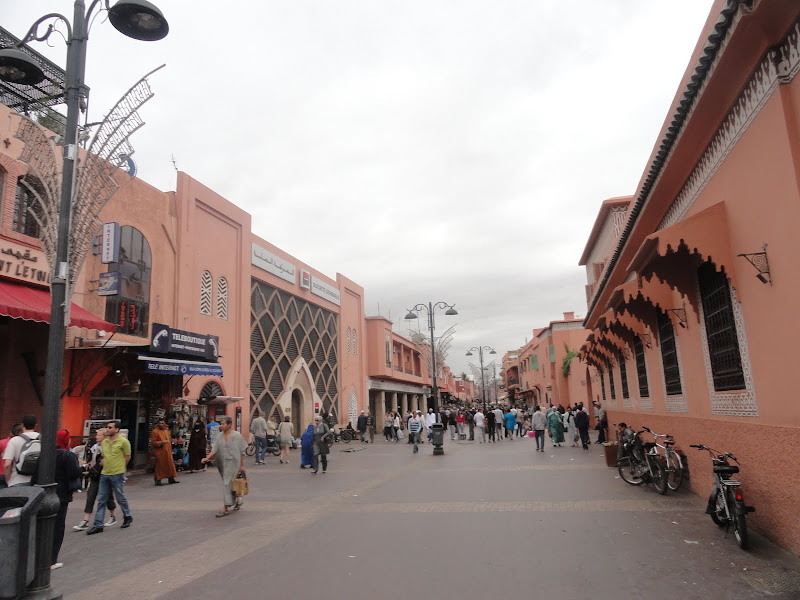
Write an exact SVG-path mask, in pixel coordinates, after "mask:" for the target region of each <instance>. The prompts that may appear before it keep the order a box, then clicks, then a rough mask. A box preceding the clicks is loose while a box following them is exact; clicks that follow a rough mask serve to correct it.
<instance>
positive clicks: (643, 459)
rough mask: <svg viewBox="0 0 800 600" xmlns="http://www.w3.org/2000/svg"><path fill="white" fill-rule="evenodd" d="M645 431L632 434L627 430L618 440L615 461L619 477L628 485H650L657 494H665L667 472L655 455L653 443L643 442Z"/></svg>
mask: <svg viewBox="0 0 800 600" xmlns="http://www.w3.org/2000/svg"><path fill="white" fill-rule="evenodd" d="M644 432H645V429H642V430H641V431H637V432H635V433H634V432H633V430H630V429H627V430H626V432H625V435H623V438H622V439H621V440H620V457H619V460H618V461H617V470H618V471H619V476H620V477H622V480H623V481H624V482H625V483H629V484H630V485H642V484H643V483H652V484H653V487H654V488H656V491H657V492H658V493H659V494H666V493H667V471H666V469H665V467H664V464H663V463H662V462H661V457H660V456H659V455H658V454H657V453H656V451H655V447H656V444H655V442H644V441H643V440H642V438H641V435H642V434H643V433H644Z"/></svg>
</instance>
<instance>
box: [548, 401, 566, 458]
mask: <svg viewBox="0 0 800 600" xmlns="http://www.w3.org/2000/svg"><path fill="white" fill-rule="evenodd" d="M547 431H548V432H549V435H550V439H551V441H552V442H553V446H556V447H558V448H560V447H561V444H562V442H563V441H564V422H563V421H562V420H561V413H559V412H558V410H554V409H551V410H550V412H548V413H547Z"/></svg>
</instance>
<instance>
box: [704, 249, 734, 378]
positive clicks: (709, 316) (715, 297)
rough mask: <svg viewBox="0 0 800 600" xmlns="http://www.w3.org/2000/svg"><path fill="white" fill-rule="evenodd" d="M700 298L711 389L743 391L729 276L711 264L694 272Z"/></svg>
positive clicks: (705, 264) (706, 264)
mask: <svg viewBox="0 0 800 600" xmlns="http://www.w3.org/2000/svg"><path fill="white" fill-rule="evenodd" d="M697 281H698V283H699V286H700V299H701V301H702V302H703V317H704V321H705V328H706V343H707V344H708V357H709V360H710V362H711V374H712V377H713V380H714V390H715V391H717V392H723V391H727V390H742V389H745V387H746V386H745V382H744V370H743V369H742V355H741V353H740V351H739V339H738V338H737V336H736V322H735V321H734V317H733V306H732V304H731V293H730V289H729V287H728V277H727V276H726V275H725V273H724V272H723V271H717V269H716V268H715V267H714V265H713V264H712V263H708V262H707V263H703V264H702V265H701V266H700V268H699V269H697Z"/></svg>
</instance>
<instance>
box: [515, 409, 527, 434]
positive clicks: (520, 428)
mask: <svg viewBox="0 0 800 600" xmlns="http://www.w3.org/2000/svg"><path fill="white" fill-rule="evenodd" d="M514 418H515V419H516V421H517V426H516V427H515V431H516V432H517V437H525V411H524V410H522V409H521V408H518V409H517V414H515V415H514Z"/></svg>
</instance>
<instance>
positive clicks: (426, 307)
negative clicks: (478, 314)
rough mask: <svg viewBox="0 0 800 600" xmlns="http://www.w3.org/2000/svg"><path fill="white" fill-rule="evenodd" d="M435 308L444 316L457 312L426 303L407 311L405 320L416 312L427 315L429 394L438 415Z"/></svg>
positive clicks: (448, 305)
mask: <svg viewBox="0 0 800 600" xmlns="http://www.w3.org/2000/svg"><path fill="white" fill-rule="evenodd" d="M437 308H446V309H447V310H446V311H445V313H444V314H446V315H448V316H453V315H457V314H458V311H457V310H456V309H455V305H453V304H447V302H437V303H436V304H433V303H431V302H428V304H417V305H416V306H414V308H411V309H409V311H408V314H407V315H406V317H405V318H406V319H407V320H411V319H416V318H417V314H416V313H418V312H421V311H423V310H424V311H425V312H427V313H428V328H429V329H430V334H431V392H433V411H434V412H435V413H436V414H437V415H438V414H439V388H438V386H437V385H436V344H435V340H434V337H433V331H434V329H436V322H435V320H434V312H435V311H436V309H437Z"/></svg>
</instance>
